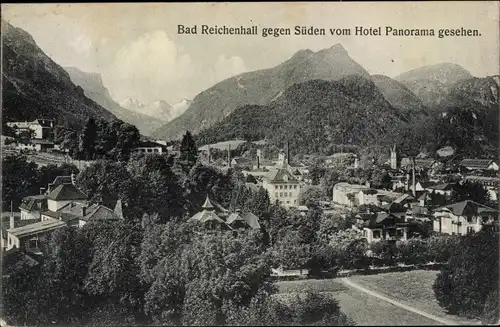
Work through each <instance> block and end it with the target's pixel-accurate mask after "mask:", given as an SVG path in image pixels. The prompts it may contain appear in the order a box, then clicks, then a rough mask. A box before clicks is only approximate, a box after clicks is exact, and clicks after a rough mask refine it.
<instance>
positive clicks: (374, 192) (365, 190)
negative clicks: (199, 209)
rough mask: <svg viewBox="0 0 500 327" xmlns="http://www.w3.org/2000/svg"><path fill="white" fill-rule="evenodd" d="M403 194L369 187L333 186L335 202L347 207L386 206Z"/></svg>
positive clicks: (355, 185) (356, 185) (339, 184)
mask: <svg viewBox="0 0 500 327" xmlns="http://www.w3.org/2000/svg"><path fill="white" fill-rule="evenodd" d="M402 195H403V194H402V193H398V192H391V191H386V190H378V189H372V188H370V186H369V185H358V184H349V183H344V182H342V183H337V184H335V185H334V186H333V199H332V200H333V202H334V203H337V204H340V205H344V206H347V207H356V206H360V205H368V204H374V205H378V206H380V205H384V204H388V203H390V202H392V201H394V200H396V199H397V198H399V197H400V196H402Z"/></svg>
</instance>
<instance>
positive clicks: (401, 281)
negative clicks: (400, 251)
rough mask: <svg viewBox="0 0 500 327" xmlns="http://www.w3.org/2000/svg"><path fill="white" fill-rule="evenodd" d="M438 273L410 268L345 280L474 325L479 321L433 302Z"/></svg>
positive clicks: (409, 304)
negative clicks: (404, 270) (446, 309)
mask: <svg viewBox="0 0 500 327" xmlns="http://www.w3.org/2000/svg"><path fill="white" fill-rule="evenodd" d="M437 274H438V272H437V271H430V270H414V271H406V272H393V273H384V274H379V275H367V276H352V277H349V280H351V281H352V282H355V283H357V284H359V285H361V286H363V287H365V288H367V289H369V290H371V291H374V292H378V293H380V294H382V295H385V296H387V297H389V298H391V299H393V300H396V301H398V302H401V303H403V304H406V305H408V306H411V307H413V308H416V309H419V310H422V311H425V312H427V313H429V314H432V315H435V316H437V317H440V318H445V319H448V320H451V321H454V322H456V323H457V324H461V325H464V324H466V325H475V324H478V323H479V321H477V320H473V319H467V318H462V317H458V316H456V315H451V314H447V313H446V311H445V310H444V309H442V308H441V307H440V306H439V304H438V303H437V300H436V298H435V297H434V291H433V289H432V285H433V283H434V280H435V279H436V276H437Z"/></svg>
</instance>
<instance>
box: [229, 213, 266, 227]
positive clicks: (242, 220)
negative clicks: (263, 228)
mask: <svg viewBox="0 0 500 327" xmlns="http://www.w3.org/2000/svg"><path fill="white" fill-rule="evenodd" d="M226 224H228V225H229V226H231V228H232V229H235V230H236V229H249V228H251V229H260V224H259V218H257V216H256V215H254V214H253V213H251V212H241V211H240V210H239V209H238V210H236V212H233V213H232V214H230V215H229V217H227V220H226Z"/></svg>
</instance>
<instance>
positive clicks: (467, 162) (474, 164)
mask: <svg viewBox="0 0 500 327" xmlns="http://www.w3.org/2000/svg"><path fill="white" fill-rule="evenodd" d="M491 163H493V160H492V159H463V160H462V162H461V163H460V164H461V165H462V166H464V167H467V168H474V169H487V168H488V166H489V165H490V164H491Z"/></svg>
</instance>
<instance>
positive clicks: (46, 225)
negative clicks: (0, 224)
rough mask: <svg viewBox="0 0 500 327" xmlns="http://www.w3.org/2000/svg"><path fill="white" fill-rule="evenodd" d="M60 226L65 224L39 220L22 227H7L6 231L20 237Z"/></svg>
mask: <svg viewBox="0 0 500 327" xmlns="http://www.w3.org/2000/svg"><path fill="white" fill-rule="evenodd" d="M62 226H66V223H65V222H63V221H59V220H45V221H40V222H38V223H34V224H30V225H26V226H22V227H17V228H12V229H8V230H7V232H9V233H10V234H12V235H15V236H17V237H22V236H26V235H31V234H38V233H41V232H47V231H50V230H53V229H57V228H60V227H62Z"/></svg>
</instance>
